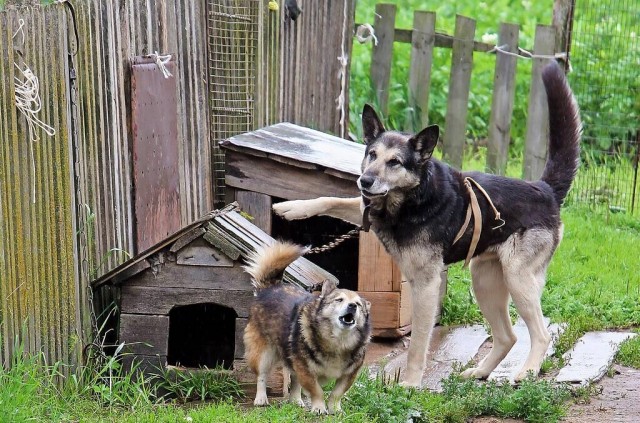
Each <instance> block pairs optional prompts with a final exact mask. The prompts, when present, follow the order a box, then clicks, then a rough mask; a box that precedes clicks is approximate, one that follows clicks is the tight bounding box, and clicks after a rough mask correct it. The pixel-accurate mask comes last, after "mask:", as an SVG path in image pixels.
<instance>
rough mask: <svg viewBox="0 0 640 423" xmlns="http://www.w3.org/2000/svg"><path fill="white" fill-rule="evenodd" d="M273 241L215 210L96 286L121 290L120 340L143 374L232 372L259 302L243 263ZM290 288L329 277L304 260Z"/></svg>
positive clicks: (232, 212) (236, 215)
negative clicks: (167, 369) (156, 370)
mask: <svg viewBox="0 0 640 423" xmlns="http://www.w3.org/2000/svg"><path fill="white" fill-rule="evenodd" d="M272 242H274V240H273V238H271V237H270V236H268V235H267V234H265V233H264V232H263V231H262V230H260V229H259V228H258V227H256V226H255V225H253V224H252V223H251V222H249V221H248V220H247V219H245V218H244V217H243V216H242V214H241V213H240V210H239V209H238V207H237V204H232V205H230V206H227V207H225V208H224V209H221V210H216V211H214V212H211V213H209V214H207V215H205V216H203V217H202V218H200V219H199V220H198V221H196V222H194V223H192V224H191V225H189V226H187V227H185V228H183V229H181V230H180V231H178V232H177V233H175V234H173V235H171V236H169V237H168V238H166V239H165V240H163V241H161V242H159V243H158V244H156V245H154V246H153V247H151V248H149V249H148V250H146V251H145V252H143V253H141V254H139V255H138V256H136V257H134V258H132V259H130V260H128V261H127V262H125V263H124V264H122V265H121V266H119V267H118V268H116V269H114V270H113V271H111V272H109V273H107V274H106V275H104V276H102V277H101V278H100V279H98V280H96V281H94V282H93V288H94V289H96V288H98V287H100V286H101V285H104V284H112V285H115V286H118V287H119V288H120V305H119V306H120V307H119V308H120V314H119V336H118V341H119V342H125V343H126V346H127V350H128V352H129V353H130V355H129V356H128V361H129V362H130V361H131V359H136V360H137V361H138V363H140V367H141V368H143V369H153V367H158V366H161V367H163V366H168V365H169V366H177V365H180V366H183V367H188V368H199V367H204V366H206V367H207V368H213V367H216V366H222V367H224V368H227V369H231V368H233V367H234V362H236V361H237V360H240V359H242V358H243V355H244V345H243V340H242V337H243V332H244V328H245V326H246V323H247V317H248V313H249V308H250V306H251V303H252V300H253V287H252V285H251V279H250V277H249V275H248V274H247V273H246V272H245V271H244V270H243V268H242V266H243V264H244V262H243V260H242V259H243V258H244V257H246V256H247V254H248V253H249V252H251V251H255V249H256V248H257V247H258V246H262V245H268V244H271V243H272ZM284 279H285V281H286V282H290V283H296V284H299V285H301V286H303V287H305V288H306V289H309V290H310V289H311V288H312V287H313V286H314V285H316V284H319V283H321V282H323V281H324V280H326V279H330V280H336V278H335V277H334V276H333V275H331V274H330V273H328V272H326V271H324V270H323V269H321V268H320V267H318V266H317V265H315V264H313V263H311V262H310V261H308V260H307V259H305V258H300V259H298V260H296V261H295V262H294V263H292V264H291V266H289V267H288V268H287V271H286V272H285V276H284Z"/></svg>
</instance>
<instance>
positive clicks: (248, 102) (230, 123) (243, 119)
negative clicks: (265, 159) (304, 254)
mask: <svg viewBox="0 0 640 423" xmlns="http://www.w3.org/2000/svg"><path fill="white" fill-rule="evenodd" d="M259 3H260V2H259V1H258V0H224V1H220V0H208V2H207V14H208V19H207V26H208V33H209V34H208V38H209V41H208V62H209V72H208V76H209V103H210V110H211V137H212V142H213V146H212V152H213V153H212V161H213V172H214V175H213V176H214V184H215V203H216V205H220V204H222V203H224V152H223V151H222V150H221V149H220V147H219V142H220V141H223V140H224V139H226V138H229V137H231V136H233V135H237V134H239V133H242V132H247V131H250V130H252V129H253V114H254V104H253V103H254V98H253V96H254V91H255V75H254V69H255V63H254V58H255V50H256V48H257V42H258V13H259V10H260V8H259Z"/></svg>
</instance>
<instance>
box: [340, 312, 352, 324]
mask: <svg viewBox="0 0 640 423" xmlns="http://www.w3.org/2000/svg"><path fill="white" fill-rule="evenodd" d="M355 318H356V316H355V315H354V314H353V313H347V314H345V315H344V316H340V317H339V318H338V320H340V323H342V324H343V325H345V326H352V325H355V324H356V319H355Z"/></svg>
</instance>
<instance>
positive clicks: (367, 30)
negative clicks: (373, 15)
mask: <svg viewBox="0 0 640 423" xmlns="http://www.w3.org/2000/svg"><path fill="white" fill-rule="evenodd" d="M356 40H358V42H359V43H360V44H364V43H368V42H369V41H371V40H373V44H374V45H376V46H377V45H378V37H376V32H375V31H374V30H373V27H372V26H371V24H368V23H366V24H362V25H360V26H358V29H356Z"/></svg>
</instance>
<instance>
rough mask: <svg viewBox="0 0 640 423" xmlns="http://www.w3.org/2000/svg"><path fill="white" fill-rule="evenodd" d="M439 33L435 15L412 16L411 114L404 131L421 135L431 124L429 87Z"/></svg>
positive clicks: (427, 13)
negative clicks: (434, 47)
mask: <svg viewBox="0 0 640 423" xmlns="http://www.w3.org/2000/svg"><path fill="white" fill-rule="evenodd" d="M435 32H436V14H435V13H433V12H419V11H416V12H414V14H413V31H412V37H411V67H410V68H409V113H408V116H407V120H406V122H405V130H406V131H408V132H418V131H420V130H421V129H423V128H424V127H425V126H426V125H427V123H428V122H429V86H430V84H431V64H432V62H433V46H434V41H435Z"/></svg>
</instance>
